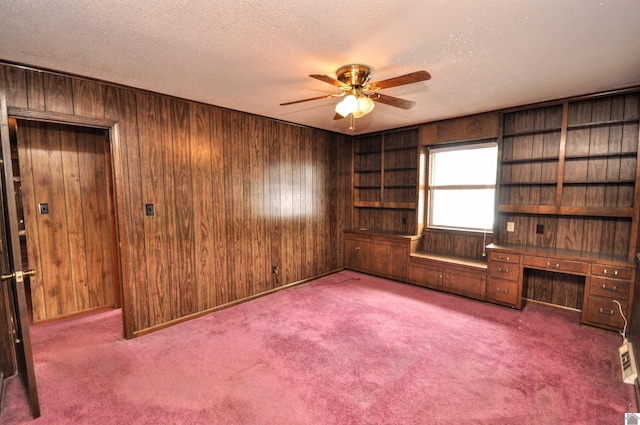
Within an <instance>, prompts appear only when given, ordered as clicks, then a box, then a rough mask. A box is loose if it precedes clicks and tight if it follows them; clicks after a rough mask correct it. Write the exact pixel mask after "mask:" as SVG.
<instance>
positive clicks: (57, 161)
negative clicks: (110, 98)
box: [18, 121, 115, 322]
mask: <svg viewBox="0 0 640 425" xmlns="http://www.w3.org/2000/svg"><path fill="white" fill-rule="evenodd" d="M19 128H23V130H24V131H20V133H21V134H20V136H21V137H19V142H18V144H19V146H20V145H21V147H20V150H19V155H20V162H21V163H22V164H23V166H22V165H21V173H23V174H22V176H23V177H24V182H23V193H24V200H25V207H24V213H25V224H26V226H25V227H26V228H27V236H28V238H27V253H28V256H29V262H30V263H31V265H32V266H34V267H35V268H36V270H38V274H37V277H34V278H32V279H31V282H32V305H33V311H34V315H33V317H34V321H35V322H39V321H42V320H48V319H54V318H58V317H63V316H67V315H71V314H75V313H79V312H82V311H86V310H92V309H95V308H101V307H107V306H113V305H114V302H115V298H114V286H115V285H114V280H113V279H114V266H113V262H112V245H111V237H110V235H111V223H110V219H109V211H110V210H109V204H108V197H109V193H108V189H107V187H108V185H107V173H106V170H105V166H106V162H105V153H104V146H105V143H106V140H107V138H106V133H105V132H104V130H96V131H93V130H89V129H86V128H78V127H72V126H67V125H56V124H44V123H34V122H29V121H19ZM40 203H47V204H48V206H49V214H41V213H40V212H39V211H38V204H40Z"/></svg>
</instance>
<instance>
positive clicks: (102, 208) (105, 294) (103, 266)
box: [65, 130, 114, 308]
mask: <svg viewBox="0 0 640 425" xmlns="http://www.w3.org/2000/svg"><path fill="white" fill-rule="evenodd" d="M76 134H77V137H78V140H77V145H78V169H79V177H80V183H81V188H80V193H81V195H82V203H81V205H82V211H81V213H82V218H83V222H84V228H85V230H86V231H85V246H86V258H87V266H86V267H87V270H88V273H87V275H88V293H89V307H91V308H93V307H102V306H112V305H113V304H114V294H113V288H114V284H113V277H114V264H113V261H112V257H111V227H110V223H109V217H108V214H109V205H108V198H109V196H110V195H109V193H108V188H107V187H108V186H107V173H106V171H105V161H104V144H105V143H106V142H107V141H106V136H105V134H104V133H103V132H102V131H89V130H84V131H76ZM66 174H68V173H66V172H65V175H66ZM75 208H77V206H76V207H75ZM73 249H77V248H75V247H73V246H72V250H73Z"/></svg>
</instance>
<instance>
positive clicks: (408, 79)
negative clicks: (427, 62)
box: [368, 71, 431, 90]
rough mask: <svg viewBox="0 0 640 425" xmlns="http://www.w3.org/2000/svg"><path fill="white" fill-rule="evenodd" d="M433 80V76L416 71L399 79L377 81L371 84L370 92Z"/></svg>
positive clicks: (425, 72)
mask: <svg viewBox="0 0 640 425" xmlns="http://www.w3.org/2000/svg"><path fill="white" fill-rule="evenodd" d="M430 78H431V74H429V73H428V72H427V71H416V72H412V73H410V74H405V75H400V76H398V77H393V78H389V79H387V80H382V81H377V82H375V83H371V84H369V86H368V88H369V90H380V89H386V88H389V87H396V86H402V85H405V84H412V83H417V82H419V81H426V80H428V79H430Z"/></svg>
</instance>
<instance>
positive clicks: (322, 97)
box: [280, 94, 336, 106]
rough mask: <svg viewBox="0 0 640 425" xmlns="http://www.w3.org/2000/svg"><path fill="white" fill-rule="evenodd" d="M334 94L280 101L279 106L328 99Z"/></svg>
mask: <svg viewBox="0 0 640 425" xmlns="http://www.w3.org/2000/svg"><path fill="white" fill-rule="evenodd" d="M335 96H336V95H335V94H325V95H324V96H317V97H312V98H310V99H302V100H294V101H293V102H285V103H281V104H280V106H287V105H294V104H296V103H302V102H309V101H311V100H318V99H330V98H332V97H335Z"/></svg>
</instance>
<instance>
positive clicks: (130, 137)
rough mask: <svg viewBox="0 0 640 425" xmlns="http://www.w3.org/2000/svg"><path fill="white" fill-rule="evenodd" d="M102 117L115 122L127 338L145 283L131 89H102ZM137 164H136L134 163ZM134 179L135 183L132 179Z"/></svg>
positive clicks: (133, 327)
mask: <svg viewBox="0 0 640 425" xmlns="http://www.w3.org/2000/svg"><path fill="white" fill-rule="evenodd" d="M104 108H105V118H110V119H114V120H116V121H117V122H118V128H117V130H118V131H117V137H118V143H117V146H112V149H113V151H114V152H115V157H114V158H113V164H114V166H115V167H116V168H115V169H114V170H113V172H114V182H115V190H114V191H115V192H116V193H117V196H118V198H119V199H118V200H117V209H118V220H119V222H120V223H119V225H120V228H121V229H124V233H123V234H121V235H120V236H119V244H120V267H121V273H122V296H123V300H122V301H123V310H122V311H123V315H124V327H125V334H126V336H127V337H132V336H133V335H134V332H135V331H136V330H139V329H142V328H141V327H139V323H140V320H139V318H140V316H141V313H140V308H139V307H138V305H139V304H138V303H137V290H138V289H139V286H140V285H139V282H146V267H141V265H143V264H144V255H145V253H144V249H143V246H144V245H143V243H144V242H143V241H144V238H143V237H142V236H141V234H142V231H143V222H142V220H143V217H144V216H143V215H142V214H132V212H133V208H132V206H133V205H134V203H135V204H136V205H137V206H138V207H139V205H141V204H142V199H141V198H142V197H141V195H140V192H141V190H142V188H141V186H140V185H139V184H136V183H134V182H132V180H133V181H139V174H140V167H139V166H138V167H135V166H132V164H133V163H134V162H135V161H134V160H135V159H137V158H139V150H138V133H137V131H138V127H137V106H136V96H135V93H134V92H133V91H131V90H126V89H121V88H115V87H111V86H106V87H105V104H104ZM138 163H139V162H138ZM136 179H137V180H136Z"/></svg>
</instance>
